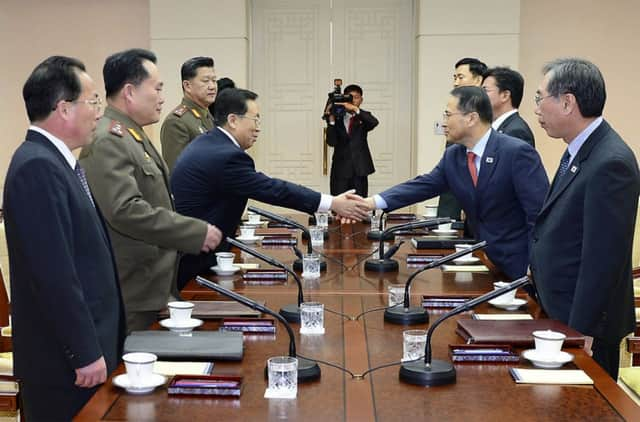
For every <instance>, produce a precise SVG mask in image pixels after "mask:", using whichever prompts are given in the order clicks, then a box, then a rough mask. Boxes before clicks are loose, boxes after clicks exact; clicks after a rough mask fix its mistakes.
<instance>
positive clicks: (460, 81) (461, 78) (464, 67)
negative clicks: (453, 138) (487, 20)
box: [438, 57, 487, 231]
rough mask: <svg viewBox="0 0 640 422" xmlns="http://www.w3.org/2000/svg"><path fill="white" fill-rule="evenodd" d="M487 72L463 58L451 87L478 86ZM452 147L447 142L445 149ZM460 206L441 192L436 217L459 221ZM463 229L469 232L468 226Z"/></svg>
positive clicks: (484, 68) (472, 60) (479, 63)
mask: <svg viewBox="0 0 640 422" xmlns="http://www.w3.org/2000/svg"><path fill="white" fill-rule="evenodd" d="M486 71H487V65H486V64H484V63H483V62H481V61H480V60H478V59H476V58H474V57H465V58H463V59H460V60H458V61H457V62H456V65H455V72H454V73H453V87H454V88H457V87H459V86H480V85H482V78H483V77H484V74H485V72H486ZM451 145H453V144H452V143H451V142H447V143H446V145H445V148H449V147H450V146H451ZM460 211H462V205H461V204H460V203H459V202H458V201H457V200H456V198H455V195H454V194H453V193H452V192H447V191H445V192H442V194H440V198H439V200H438V217H451V218H453V219H454V220H460V218H461V215H460ZM465 229H466V230H467V231H469V227H468V225H466V227H465Z"/></svg>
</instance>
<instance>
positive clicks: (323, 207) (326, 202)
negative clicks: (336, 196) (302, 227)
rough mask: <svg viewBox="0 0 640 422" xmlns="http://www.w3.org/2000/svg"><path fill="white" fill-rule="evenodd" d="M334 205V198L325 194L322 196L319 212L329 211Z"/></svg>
mask: <svg viewBox="0 0 640 422" xmlns="http://www.w3.org/2000/svg"><path fill="white" fill-rule="evenodd" d="M332 203H333V196H331V195H327V194H326V193H323V194H322V196H320V204H319V205H318V212H325V211H329V210H330V209H331V204H332Z"/></svg>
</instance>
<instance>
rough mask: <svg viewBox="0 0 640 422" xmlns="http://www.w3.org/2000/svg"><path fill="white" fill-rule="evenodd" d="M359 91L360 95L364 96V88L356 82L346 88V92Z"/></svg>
mask: <svg viewBox="0 0 640 422" xmlns="http://www.w3.org/2000/svg"><path fill="white" fill-rule="evenodd" d="M354 91H355V92H357V93H358V94H360V96H361V97H362V88H360V86H359V85H355V84H351V85H347V87H346V88H345V89H344V91H343V92H344V93H345V94H348V93H350V92H354Z"/></svg>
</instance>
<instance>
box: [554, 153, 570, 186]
mask: <svg viewBox="0 0 640 422" xmlns="http://www.w3.org/2000/svg"><path fill="white" fill-rule="evenodd" d="M570 159H571V154H569V149H567V150H566V151H565V152H564V155H563V156H562V159H561V160H560V167H558V175H557V176H556V179H559V178H561V177H562V176H564V174H565V173H566V172H567V170H569V160H570Z"/></svg>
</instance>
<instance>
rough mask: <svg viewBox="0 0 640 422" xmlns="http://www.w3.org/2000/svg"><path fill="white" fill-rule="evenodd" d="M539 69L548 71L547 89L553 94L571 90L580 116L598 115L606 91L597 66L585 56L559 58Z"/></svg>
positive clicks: (556, 94)
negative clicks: (583, 57) (579, 57)
mask: <svg viewBox="0 0 640 422" xmlns="http://www.w3.org/2000/svg"><path fill="white" fill-rule="evenodd" d="M542 73H543V74H545V75H547V74H548V75H549V82H548V85H547V93H548V95H551V96H553V97H556V98H557V97H559V96H560V95H562V94H573V95H574V96H575V97H576V101H577V103H578V108H579V109H580V114H582V116H583V117H599V116H601V115H602V109H604V103H605V101H606V99H607V92H606V89H605V86H604V78H603V77H602V73H600V69H598V67H597V66H596V65H595V64H593V63H591V62H590V61H588V60H584V59H578V58H561V59H556V60H553V61H551V62H549V63H547V64H546V65H545V66H544V68H543V69H542Z"/></svg>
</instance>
